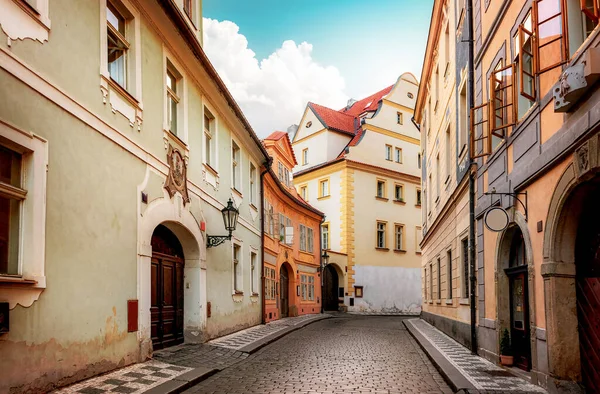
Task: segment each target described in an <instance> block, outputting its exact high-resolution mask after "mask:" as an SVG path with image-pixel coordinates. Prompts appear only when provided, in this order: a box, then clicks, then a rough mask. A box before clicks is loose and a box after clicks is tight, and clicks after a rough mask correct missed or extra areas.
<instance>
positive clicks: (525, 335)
mask: <svg viewBox="0 0 600 394" xmlns="http://www.w3.org/2000/svg"><path fill="white" fill-rule="evenodd" d="M515 271H516V272H515ZM508 275H509V282H510V339H511V345H512V349H513V353H514V362H515V365H516V366H517V367H519V368H521V369H523V370H525V371H529V370H530V369H531V343H530V336H529V302H528V300H529V297H528V292H527V266H521V267H519V268H518V270H513V271H512V272H509V273H508Z"/></svg>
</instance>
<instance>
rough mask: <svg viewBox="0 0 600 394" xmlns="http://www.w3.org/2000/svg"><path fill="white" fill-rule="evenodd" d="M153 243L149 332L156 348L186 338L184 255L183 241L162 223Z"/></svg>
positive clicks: (180, 341) (175, 343)
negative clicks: (184, 319)
mask: <svg viewBox="0 0 600 394" xmlns="http://www.w3.org/2000/svg"><path fill="white" fill-rule="evenodd" d="M151 245H152V259H151V267H150V276H151V288H150V290H151V296H150V299H151V301H150V327H151V328H150V332H151V338H152V347H153V348H154V349H155V350H156V349H162V348H165V347H168V346H173V345H177V344H180V343H182V342H183V298H184V297H183V270H184V257H183V248H182V247H181V243H180V242H179V240H178V239H177V237H176V236H175V234H173V233H172V232H171V230H169V229H168V228H166V227H165V226H163V225H158V226H157V227H156V229H155V230H154V232H153V233H152V241H151Z"/></svg>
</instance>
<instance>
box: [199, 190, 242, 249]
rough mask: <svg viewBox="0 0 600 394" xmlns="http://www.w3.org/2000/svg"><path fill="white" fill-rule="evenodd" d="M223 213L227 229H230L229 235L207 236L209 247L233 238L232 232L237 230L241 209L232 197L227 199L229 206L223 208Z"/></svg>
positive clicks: (207, 245)
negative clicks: (235, 204) (236, 205)
mask: <svg viewBox="0 0 600 394" xmlns="http://www.w3.org/2000/svg"><path fill="white" fill-rule="evenodd" d="M221 214H222V215H223V224H224V225H225V230H227V231H229V235H208V236H206V247H207V248H212V247H213V246H219V245H221V244H222V243H223V242H225V241H229V240H231V233H232V232H234V231H235V228H236V226H237V220H238V215H239V214H240V211H239V210H238V209H237V208H235V207H234V206H233V201H231V198H230V199H229V201H227V206H226V207H225V208H223V209H221Z"/></svg>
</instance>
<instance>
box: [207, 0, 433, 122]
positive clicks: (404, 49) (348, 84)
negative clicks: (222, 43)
mask: <svg viewBox="0 0 600 394" xmlns="http://www.w3.org/2000/svg"><path fill="white" fill-rule="evenodd" d="M432 5H433V0H378V1H364V0H363V1H359V0H343V1H342V0H320V1H317V0H302V1H293V0H291V1H290V0H288V1H284V0H258V1H251V0H203V4H202V6H203V16H204V17H205V18H211V19H216V20H218V21H220V22H222V21H231V22H233V23H235V25H237V26H238V27H239V35H242V36H244V37H245V38H246V40H247V47H248V49H250V50H252V51H253V52H254V53H255V57H256V60H257V61H258V63H259V67H262V65H260V62H261V60H263V59H266V58H268V57H269V56H271V55H272V54H273V53H275V52H277V51H278V49H280V48H281V47H282V44H283V43H284V42H285V41H287V40H292V41H294V42H295V44H297V45H300V44H301V43H302V42H306V43H308V44H311V45H312V51H311V52H310V55H309V56H310V58H311V61H312V62H314V63H315V64H318V65H320V66H322V67H334V68H336V69H337V70H338V71H339V74H340V75H341V77H342V79H343V82H344V84H343V87H341V89H342V91H343V94H345V96H347V97H352V98H357V99H359V98H361V97H363V96H366V95H368V94H371V93H373V92H375V91H377V90H380V89H382V88H384V87H386V86H388V85H391V84H392V83H394V82H395V80H396V79H397V78H398V76H399V75H400V74H401V73H402V72H405V71H410V72H412V73H414V74H415V75H416V76H417V77H420V73H421V66H422V61H423V55H424V51H425V45H426V39H427V33H428V29H429V20H430V17H431V8H432ZM213 50H215V49H213ZM207 53H208V54H209V57H210V56H211V50H209V49H207ZM211 60H212V59H211ZM213 63H215V61H213ZM215 66H216V67H217V70H219V68H220V67H219V66H220V65H219V64H215ZM233 72H234V71H233V70H231V69H230V70H229V71H228V74H229V76H230V77H231V78H235V76H232V73H233ZM226 82H227V81H226ZM233 90H235V89H233ZM234 96H235V92H234ZM318 97H320V96H319V95H317V98H318ZM338 97H341V95H338ZM338 101H339V100H338ZM325 104H326V105H327V104H328V103H325ZM329 104H330V105H331V103H329ZM335 104H336V105H338V104H337V102H336V103H335ZM242 107H243V105H242ZM300 115H301V114H300Z"/></svg>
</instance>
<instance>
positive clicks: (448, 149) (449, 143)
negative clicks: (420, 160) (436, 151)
mask: <svg viewBox="0 0 600 394" xmlns="http://www.w3.org/2000/svg"><path fill="white" fill-rule="evenodd" d="M445 150H446V152H445V156H446V181H445V182H448V181H449V180H450V177H451V174H452V167H453V166H452V138H451V133H450V126H448V128H447V129H446V149H445Z"/></svg>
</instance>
